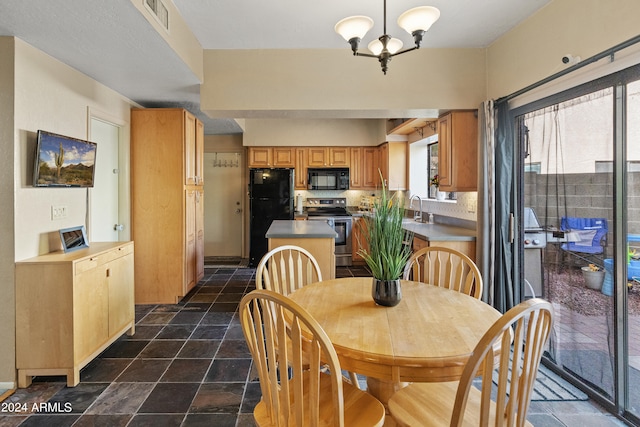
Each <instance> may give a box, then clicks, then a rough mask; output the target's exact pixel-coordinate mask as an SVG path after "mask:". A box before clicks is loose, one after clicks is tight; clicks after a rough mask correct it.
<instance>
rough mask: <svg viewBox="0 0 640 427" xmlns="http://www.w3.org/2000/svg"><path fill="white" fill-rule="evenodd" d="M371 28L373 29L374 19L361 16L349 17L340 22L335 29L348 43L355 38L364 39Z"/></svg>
mask: <svg viewBox="0 0 640 427" xmlns="http://www.w3.org/2000/svg"><path fill="white" fill-rule="evenodd" d="M371 27H373V19H371V18H369V17H368V16H361V15H359V16H349V17H348V18H344V19H342V20H340V21H338V23H337V24H336V26H335V27H334V29H335V30H336V33H338V34H340V35H341V36H342V37H343V38H344V39H345V40H346V41H350V40H351V39H353V38H358V39H362V38H363V37H364V36H365V35H366V34H367V32H368V31H369V30H370V29H371Z"/></svg>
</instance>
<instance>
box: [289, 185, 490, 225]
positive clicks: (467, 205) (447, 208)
mask: <svg viewBox="0 0 640 427" xmlns="http://www.w3.org/2000/svg"><path fill="white" fill-rule="evenodd" d="M402 193H403V194H404V196H405V200H406V202H405V203H406V204H405V206H406V207H407V208H408V207H409V193H408V192H406V191H403V192H402ZM295 195H296V196H298V195H300V196H302V199H303V203H304V205H305V206H306V199H307V198H308V197H346V199H347V204H348V205H349V206H358V205H359V204H360V198H361V197H362V196H371V195H375V196H379V195H380V191H378V190H346V191H338V190H296V192H295ZM477 203H478V193H477V192H475V191H474V192H467V193H457V200H443V201H439V200H435V199H423V201H422V209H423V211H424V216H425V217H426V216H427V214H428V213H433V214H434V215H435V216H436V218H438V217H441V218H443V219H444V218H445V217H449V218H457V219H462V220H465V222H467V221H472V222H474V223H475V222H476V218H477V217H476V211H477ZM414 204H415V202H414ZM436 222H438V220H437V219H436Z"/></svg>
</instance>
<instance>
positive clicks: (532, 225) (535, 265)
mask: <svg viewBox="0 0 640 427" xmlns="http://www.w3.org/2000/svg"><path fill="white" fill-rule="evenodd" d="M523 227H524V241H523V245H524V280H525V289H524V296H525V297H534V296H535V297H542V296H543V294H544V290H543V285H544V279H543V272H542V249H544V248H546V247H547V232H546V231H545V230H544V229H543V228H542V226H541V225H540V221H538V217H537V216H536V213H535V211H534V210H533V209H532V208H524V221H523Z"/></svg>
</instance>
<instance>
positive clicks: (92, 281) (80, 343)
mask: <svg viewBox="0 0 640 427" xmlns="http://www.w3.org/2000/svg"><path fill="white" fill-rule="evenodd" d="M133 264H134V251H133V242H100V243H91V245H90V247H89V248H87V249H80V250H78V251H75V252H69V253H64V252H61V251H60V252H52V253H49V254H45V255H41V256H38V257H35V258H30V259H27V260H24V261H20V262H17V263H16V366H17V369H18V387H20V388H24V387H28V386H29V385H30V384H31V379H32V377H33V376H36V375H37V376H41V375H43V376H47V375H66V377H67V385H68V386H69V387H74V386H76V385H77V384H78V383H79V382H80V369H82V368H83V367H84V366H86V365H87V364H88V363H89V362H91V360H93V359H94V358H95V357H96V356H97V355H99V354H100V353H101V352H102V351H104V350H105V349H106V348H107V347H108V346H109V345H111V344H112V343H113V342H114V341H115V340H116V339H118V338H119V337H120V336H121V335H122V334H123V333H125V332H126V333H127V334H128V335H133V333H134V332H135V329H134V328H135V309H134V273H133V271H134V267H133Z"/></svg>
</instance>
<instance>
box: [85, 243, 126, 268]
mask: <svg viewBox="0 0 640 427" xmlns="http://www.w3.org/2000/svg"><path fill="white" fill-rule="evenodd" d="M132 253H133V245H131V244H127V245H123V246H120V247H118V248H115V249H113V250H110V251H108V252H102V253H99V254H96V255H93V256H91V257H89V258H86V259H83V260H81V261H78V262H76V264H75V271H74V274H75V275H78V274H82V273H84V272H85V271H89V270H92V269H94V268H96V267H99V266H101V265H103V264H106V263H108V262H110V261H113V260H114V259H118V258H121V257H123V256H126V255H129V254H132Z"/></svg>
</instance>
